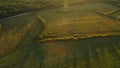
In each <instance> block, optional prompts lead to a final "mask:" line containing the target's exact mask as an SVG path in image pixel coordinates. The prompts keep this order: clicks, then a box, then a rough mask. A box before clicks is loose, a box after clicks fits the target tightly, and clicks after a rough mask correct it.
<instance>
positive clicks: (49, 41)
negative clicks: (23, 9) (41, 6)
mask: <svg viewBox="0 0 120 68" xmlns="http://www.w3.org/2000/svg"><path fill="white" fill-rule="evenodd" d="M25 1H27V0H25ZM28 1H29V0H28ZM36 1H37V0H36ZM48 1H49V0H48ZM68 2H69V1H68ZM106 2H108V1H107V0H105V1H101V0H96V1H94V2H92V1H87V0H84V1H83V0H75V1H70V2H69V3H65V4H64V5H63V6H59V7H58V8H52V9H46V10H42V11H34V12H29V13H25V14H20V15H16V16H11V17H8V18H4V19H0V68H120V17H119V16H120V8H119V7H118V6H116V5H113V4H110V3H106Z"/></svg>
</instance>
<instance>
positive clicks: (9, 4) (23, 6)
mask: <svg viewBox="0 0 120 68" xmlns="http://www.w3.org/2000/svg"><path fill="white" fill-rule="evenodd" d="M61 2H62V1H60V0H57V1H55V0H54V1H50V0H0V18H4V17H8V16H11V15H15V14H19V13H25V12H30V11H33V10H34V11H35V10H41V9H48V8H53V7H57V6H59V5H61V4H62V3H61ZM58 3H59V4H58Z"/></svg>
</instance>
